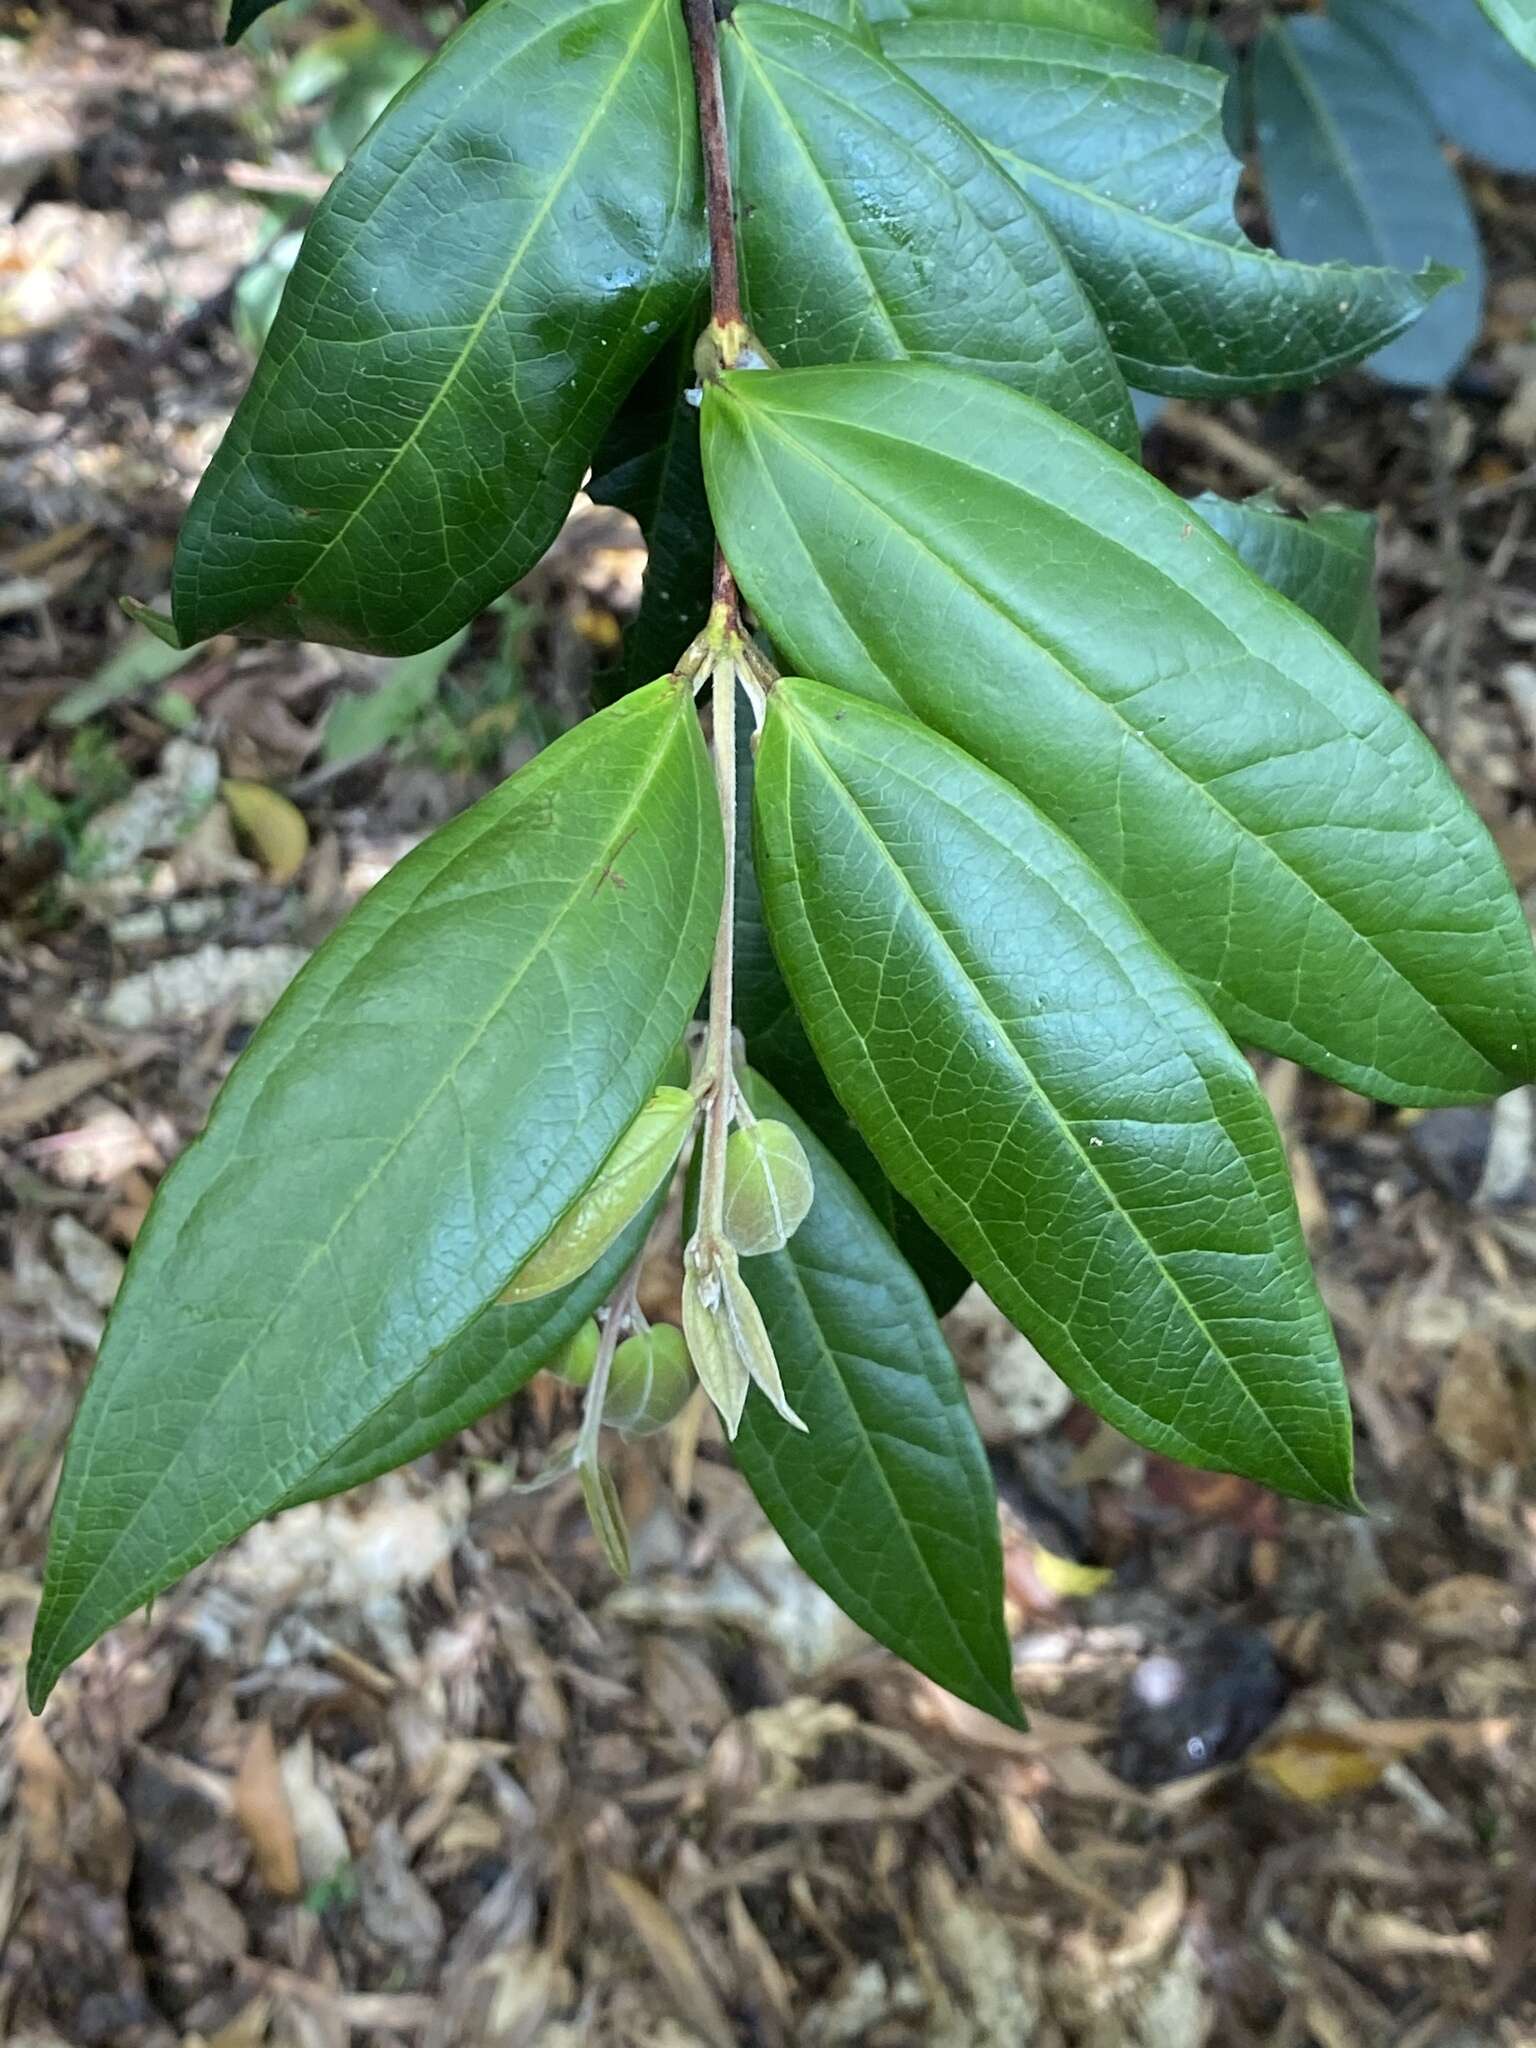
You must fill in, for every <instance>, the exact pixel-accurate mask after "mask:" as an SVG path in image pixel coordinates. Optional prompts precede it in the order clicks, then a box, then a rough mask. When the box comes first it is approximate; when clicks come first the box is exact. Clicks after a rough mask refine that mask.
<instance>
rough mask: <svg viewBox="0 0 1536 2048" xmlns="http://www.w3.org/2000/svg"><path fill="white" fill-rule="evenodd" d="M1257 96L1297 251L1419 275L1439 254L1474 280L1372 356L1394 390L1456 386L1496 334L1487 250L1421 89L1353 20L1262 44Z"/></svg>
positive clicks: (1298, 27)
mask: <svg viewBox="0 0 1536 2048" xmlns="http://www.w3.org/2000/svg"><path fill="white" fill-rule="evenodd" d="M1373 4H1374V0H1373ZM1253 98H1254V115H1255V121H1256V125H1257V130H1258V138H1259V151H1260V154H1261V156H1262V157H1263V161H1264V182H1265V189H1266V192H1267V194H1268V199H1269V211H1270V217H1271V219H1272V221H1273V223H1274V229H1275V239H1276V241H1277V242H1278V243H1279V245H1280V247H1281V248H1282V249H1284V250H1285V251H1286V252H1287V253H1288V254H1290V255H1293V256H1297V257H1300V258H1302V259H1303V260H1305V261H1307V262H1309V263H1310V262H1324V261H1330V260H1332V259H1333V258H1335V257H1339V258H1343V259H1344V260H1345V261H1347V262H1351V263H1364V264H1371V263H1374V264H1387V263H1396V264H1401V265H1403V266H1404V267H1405V268H1406V267H1409V266H1412V265H1414V264H1417V263H1420V262H1423V261H1424V260H1425V259H1426V258H1430V257H1433V258H1434V259H1435V260H1436V261H1437V262H1441V263H1446V264H1450V265H1452V266H1454V267H1455V268H1456V269H1458V270H1460V271H1461V272H1462V280H1461V282H1460V283H1459V284H1455V285H1452V286H1451V287H1450V288H1449V289H1448V290H1446V291H1444V292H1442V293H1441V294H1440V296H1439V297H1438V298H1437V299H1436V300H1435V303H1434V304H1433V305H1432V306H1431V307H1430V308H1429V309H1428V311H1427V312H1426V313H1425V315H1424V317H1423V319H1422V320H1420V321H1419V322H1418V323H1417V324H1416V325H1415V326H1414V327H1412V328H1410V329H1409V331H1408V332H1407V333H1406V334H1403V335H1401V336H1399V337H1398V339H1397V340H1396V341H1394V342H1392V343H1391V344H1390V346H1388V347H1387V348H1384V349H1382V350H1381V351H1380V352H1379V353H1378V354H1377V355H1374V356H1373V357H1372V358H1371V365H1370V366H1371V368H1372V369H1373V370H1375V371H1376V372H1377V373H1378V375H1380V376H1383V377H1388V378H1390V379H1391V380H1392V381H1393V382H1394V383H1397V384H1410V385H1425V384H1442V383H1444V382H1445V381H1446V380H1447V379H1448V378H1449V377H1451V376H1453V375H1454V373H1455V372H1456V370H1457V369H1458V368H1459V367H1460V365H1461V363H1462V362H1463V360H1464V359H1465V357H1466V356H1467V354H1468V352H1469V351H1470V350H1471V348H1472V346H1473V344H1474V343H1475V342H1476V340H1477V336H1478V331H1479V329H1480V328H1481V326H1482V316H1483V258H1482V244H1481V240H1480V238H1479V235H1478V231H1477V223H1476V221H1475V220H1474V219H1473V218H1472V211H1471V208H1470V207H1469V206H1468V204H1467V200H1466V196H1465V194H1464V193H1463V191H1462V189H1461V185H1460V182H1459V181H1458V179H1457V177H1456V174H1455V172H1454V171H1453V170H1452V169H1451V167H1450V165H1449V164H1448V163H1447V162H1446V159H1445V152H1444V151H1443V150H1442V149H1441V147H1440V144H1439V142H1438V141H1437V140H1436V138H1435V130H1434V121H1433V118H1432V116H1431V114H1430V112H1429V109H1428V108H1427V107H1426V106H1425V104H1424V102H1423V100H1422V98H1421V97H1420V96H1419V93H1418V91H1417V89H1416V88H1415V86H1414V84H1413V81H1412V80H1411V79H1410V78H1409V77H1408V76H1407V75H1406V74H1405V73H1404V72H1403V71H1401V70H1400V69H1399V68H1398V66H1397V65H1396V64H1395V63H1394V62H1393V61H1392V59H1391V58H1390V57H1389V56H1388V55H1387V54H1386V52H1385V51H1384V50H1381V49H1379V48H1378V47H1377V46H1376V44H1375V43H1373V42H1371V41H1369V40H1367V39H1365V38H1363V37H1361V36H1357V35H1355V34H1353V33H1352V32H1351V31H1350V30H1349V29H1348V28H1346V27H1345V26H1344V25H1343V23H1342V22H1339V21H1329V20H1324V19H1323V18H1322V17H1321V16H1317V15H1306V16H1298V17H1297V18H1296V19H1294V20H1287V21H1285V22H1279V21H1275V22H1272V23H1271V24H1270V26H1269V27H1268V28H1267V29H1266V30H1265V31H1264V34H1263V35H1262V36H1261V37H1260V38H1259V44H1258V49H1257V51H1256V52H1255V55H1254V64H1253Z"/></svg>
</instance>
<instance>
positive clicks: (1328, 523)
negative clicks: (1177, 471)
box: [1191, 491, 1381, 675]
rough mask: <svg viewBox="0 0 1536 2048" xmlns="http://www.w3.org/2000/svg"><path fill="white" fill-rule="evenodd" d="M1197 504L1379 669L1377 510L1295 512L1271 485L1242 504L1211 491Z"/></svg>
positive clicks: (1209, 521)
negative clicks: (1374, 512) (1286, 507)
mask: <svg viewBox="0 0 1536 2048" xmlns="http://www.w3.org/2000/svg"><path fill="white" fill-rule="evenodd" d="M1191 509H1192V510H1193V511H1195V512H1198V513H1199V514H1200V517H1201V518H1202V519H1203V520H1204V521H1205V523H1206V525H1207V526H1209V527H1211V528H1213V529H1214V531H1215V532H1217V533H1219V534H1220V535H1221V537H1222V539H1223V540H1224V541H1225V542H1226V543H1227V546H1228V547H1229V548H1231V549H1232V550H1233V551H1234V552H1235V553H1236V554H1237V555H1239V556H1240V557H1241V559H1242V560H1243V561H1244V562H1246V563H1247V565H1248V567H1249V568H1250V569H1251V570H1252V571H1253V573H1254V575H1255V576H1261V577H1263V579H1264V581H1265V582H1266V583H1268V584H1269V585H1270V586H1271V587H1272V588H1273V589H1275V590H1278V591H1280V592H1281V594H1282V595H1283V596H1285V597H1288V598H1289V599H1290V600H1291V603H1292V604H1299V605H1300V606H1301V608H1302V610H1303V611H1304V612H1310V613H1311V615H1312V617H1313V618H1314V619H1316V620H1317V623H1318V624H1319V625H1320V626H1326V627H1327V629H1328V631H1329V632H1330V633H1331V634H1332V635H1333V637H1334V639H1335V640H1337V641H1339V642H1340V644H1341V645H1342V646H1344V647H1346V648H1347V649H1348V650H1349V652H1350V653H1351V654H1352V655H1353V656H1354V657H1355V659H1356V661H1358V662H1359V664H1360V666H1361V667H1362V668H1364V669H1369V670H1370V672H1371V674H1372V675H1375V674H1376V673H1377V672H1378V671H1379V669H1380V667H1381V613H1380V611H1379V609H1378V607H1377V604H1376V521H1375V519H1374V518H1373V517H1372V516H1371V514H1370V513H1369V512H1353V511H1351V510H1350V509H1349V508H1348V507H1347V506H1345V505H1325V506H1324V507H1323V508H1322V510H1321V511H1318V512H1313V513H1311V514H1309V515H1308V516H1307V517H1305V518H1292V517H1291V516H1290V515H1289V514H1287V513H1286V511H1285V510H1284V509H1283V507H1282V506H1281V505H1280V504H1278V503H1277V501H1276V500H1275V498H1274V496H1273V495H1272V493H1270V492H1268V491H1264V492H1261V493H1260V495H1259V496H1258V497H1256V498H1244V499H1242V500H1240V501H1236V502H1234V500H1232V499H1231V498H1218V497H1217V496H1216V494H1215V493H1214V491H1205V492H1203V493H1202V494H1201V495H1200V496H1199V497H1198V498H1195V499H1192V500H1191Z"/></svg>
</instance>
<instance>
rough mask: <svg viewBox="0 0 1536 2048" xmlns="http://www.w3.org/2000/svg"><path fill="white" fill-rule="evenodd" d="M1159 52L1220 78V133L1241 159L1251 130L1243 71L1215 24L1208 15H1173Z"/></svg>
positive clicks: (1230, 46)
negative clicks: (1221, 84) (1197, 65)
mask: <svg viewBox="0 0 1536 2048" xmlns="http://www.w3.org/2000/svg"><path fill="white" fill-rule="evenodd" d="M1163 48H1164V49H1165V50H1166V51H1167V52H1168V54H1169V56H1170V57H1182V58H1183V59H1184V60H1185V62H1186V63H1188V64H1204V65H1206V66H1207V67H1208V68H1209V69H1210V70H1213V71H1217V72H1219V73H1220V74H1221V77H1222V80H1223V95H1224V96H1223V99H1222V103H1221V132H1222V134H1223V135H1225V136H1226V138H1227V147H1228V149H1230V150H1231V152H1232V154H1233V155H1234V156H1243V155H1245V154H1246V152H1247V149H1248V137H1249V132H1250V129H1251V127H1252V122H1251V121H1250V119H1249V110H1248V106H1247V100H1248V92H1247V84H1248V76H1247V67H1246V66H1240V65H1239V64H1238V61H1237V52H1236V51H1235V50H1234V49H1233V47H1232V45H1231V44H1230V43H1229V42H1228V41H1227V39H1226V37H1225V36H1224V35H1223V34H1222V32H1221V30H1220V29H1219V28H1218V27H1217V26H1216V24H1215V22H1213V21H1212V20H1211V18H1210V17H1209V15H1203V14H1176V15H1175V16H1174V17H1173V19H1172V21H1170V22H1169V24H1168V32H1167V34H1166V35H1165V36H1164V37H1163Z"/></svg>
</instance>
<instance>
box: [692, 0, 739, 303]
mask: <svg viewBox="0 0 1536 2048" xmlns="http://www.w3.org/2000/svg"><path fill="white" fill-rule="evenodd" d="M683 18H684V20H685V21H686V22H687V24H688V50H689V54H690V55H691V56H692V58H693V82H694V92H695V95H696V97H697V99H698V105H699V141H700V144H701V145H702V147H703V151H704V206H705V212H706V215H707V217H708V221H709V300H710V312H711V313H712V315H713V316H714V320H715V323H716V325H717V326H720V327H725V326H727V325H728V324H731V323H736V324H738V325H739V324H740V322H741V317H742V313H741V272H740V270H739V269H738V268H737V262H736V205H735V200H734V198H733V196H732V193H731V151H730V144H729V142H728V141H727V139H726V132H725V99H724V95H723V94H722V92H721V90H720V42H719V36H718V33H717V30H716V24H715V0H683Z"/></svg>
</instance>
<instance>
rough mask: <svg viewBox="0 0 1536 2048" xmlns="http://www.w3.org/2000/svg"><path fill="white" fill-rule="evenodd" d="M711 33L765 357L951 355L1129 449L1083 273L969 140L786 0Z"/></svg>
mask: <svg viewBox="0 0 1536 2048" xmlns="http://www.w3.org/2000/svg"><path fill="white" fill-rule="evenodd" d="M722 41H723V57H724V63H725V78H726V86H727V90H728V93H729V97H730V102H731V123H732V135H733V138H734V141H735V150H736V196H737V203H738V211H739V217H740V220H741V243H742V274H743V279H744V288H745V292H746V297H747V317H748V319H749V321H750V322H751V325H752V327H753V329H754V330H755V332H756V333H757V334H758V335H759V336H760V337H761V339H762V341H763V342H764V344H765V345H766V347H767V348H768V350H769V351H770V353H771V354H772V355H773V356H774V357H775V358H776V360H778V361H779V362H782V363H785V364H788V365H791V366H794V365H798V364H814V363H836V362H853V361H861V360H870V359H880V358H892V357H901V356H912V357H917V358H927V359H929V360H934V361H944V362H951V363H954V364H957V365H958V366H960V367H962V368H968V369H972V370H975V371H977V372H979V373H981V374H983V375H987V376H993V377H999V378H1001V379H1002V380H1003V381H1004V382H1005V383H1008V384H1011V385H1014V386H1015V387H1016V388H1017V389H1019V390H1024V391H1028V392H1030V393H1031V394H1032V395H1033V396H1034V397H1037V398H1039V399H1041V400H1042V401H1043V402H1045V403H1046V404H1048V405H1051V406H1053V407H1054V408H1055V409H1056V410H1057V411H1058V412H1062V413H1065V414H1066V415H1067V416H1068V417H1069V418H1071V419H1075V420H1077V421H1079V422H1080V424H1082V425H1083V426H1086V427H1088V428H1090V429H1091V430H1092V431H1093V432H1095V433H1097V434H1101V435H1102V436H1103V437H1104V438H1105V439H1106V440H1108V441H1110V442H1112V443H1113V444H1114V445H1115V446H1116V447H1120V448H1124V449H1126V450H1128V451H1129V452H1130V453H1132V454H1135V453H1136V452H1137V451H1138V450H1139V448H1140V438H1139V435H1138V433H1137V429H1136V422H1135V418H1134V416H1133V414H1132V411H1131V405H1130V399H1129V396H1128V394H1127V392H1126V388H1125V381H1124V379H1123V378H1122V377H1121V375H1120V373H1119V370H1118V369H1117V368H1116V365H1115V359H1114V357H1113V355H1112V354H1111V352H1110V349H1109V345H1108V343H1107V341H1106V340H1105V338H1104V333H1103V330H1102V328H1101V327H1100V326H1099V323H1098V320H1097V318H1096V317H1095V315H1094V312H1093V309H1092V307H1091V306H1090V305H1089V303H1088V300H1087V298H1086V296H1085V295H1084V293H1083V290H1082V287H1081V286H1080V285H1079V283H1078V281H1077V279H1076V277H1075V276H1074V275H1073V272H1072V270H1071V268H1070V266H1069V265H1068V263H1067V261H1066V259H1065V257H1064V256H1063V254H1062V252H1061V249H1060V247H1059V246H1058V244H1057V242H1056V239H1055V237H1054V235H1053V234H1052V233H1051V231H1050V229H1049V228H1048V227H1047V226H1046V224H1045V222H1044V220H1043V219H1042V217H1041V215H1040V213H1039V212H1038V211H1037V209H1036V207H1035V206H1034V204H1033V203H1032V202H1031V200H1030V199H1028V198H1027V197H1026V196H1025V194H1024V193H1023V192H1022V191H1021V190H1020V188H1019V187H1018V186H1017V185H1016V184H1015V183H1014V182H1013V180H1012V179H1011V178H1010V177H1009V176H1008V175H1007V174H1006V172H1004V171H1003V170H1002V169H1001V168H1000V167H999V165H998V164H997V162H996V161H995V159H994V158H992V157H991V156H990V155H989V154H988V152H987V151H986V150H985V149H984V148H983V147H982V146H981V144H980V143H978V142H977V141H976V140H975V139H974V138H973V137H972V136H970V135H969V134H968V133H967V132H966V131H965V129H963V128H962V127H961V126H960V125H959V123H958V122H956V121H954V120H953V119H952V118H951V117H950V116H949V115H948V114H946V113H945V112H944V110H943V108H942V107H940V106H939V105H937V104H936V102H935V101H933V100H931V99H930V98H929V97H928V95H927V94H926V93H924V92H922V91H921V90H920V89H919V88H918V87H917V86H915V85H913V84H912V83H911V81H910V80H909V79H907V78H905V77H903V76H902V74H901V73H900V72H899V71H897V70H896V69H895V68H894V66H892V65H890V64H888V63H887V62H886V61H885V59H884V58H883V57H881V56H880V55H879V53H878V52H877V51H874V50H871V49H866V48H864V47H863V46H862V45H861V44H860V43H858V42H856V41H855V40H854V39H853V38H851V37H848V36H844V35H842V34H840V33H839V32H838V31H837V30H835V29H833V28H830V27H828V26H827V25H826V24H824V23H820V22H816V21H814V20H812V19H810V18H809V17H807V16H804V15H800V14H796V13H794V12H793V11H792V10H791V9H789V8H786V7H779V6H769V5H764V4H762V0H744V4H743V5H742V6H740V7H738V8H737V9H736V11H735V13H734V14H733V15H732V17H731V21H730V24H729V26H728V28H727V30H726V32H725V34H724V36H723V38H722Z"/></svg>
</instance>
